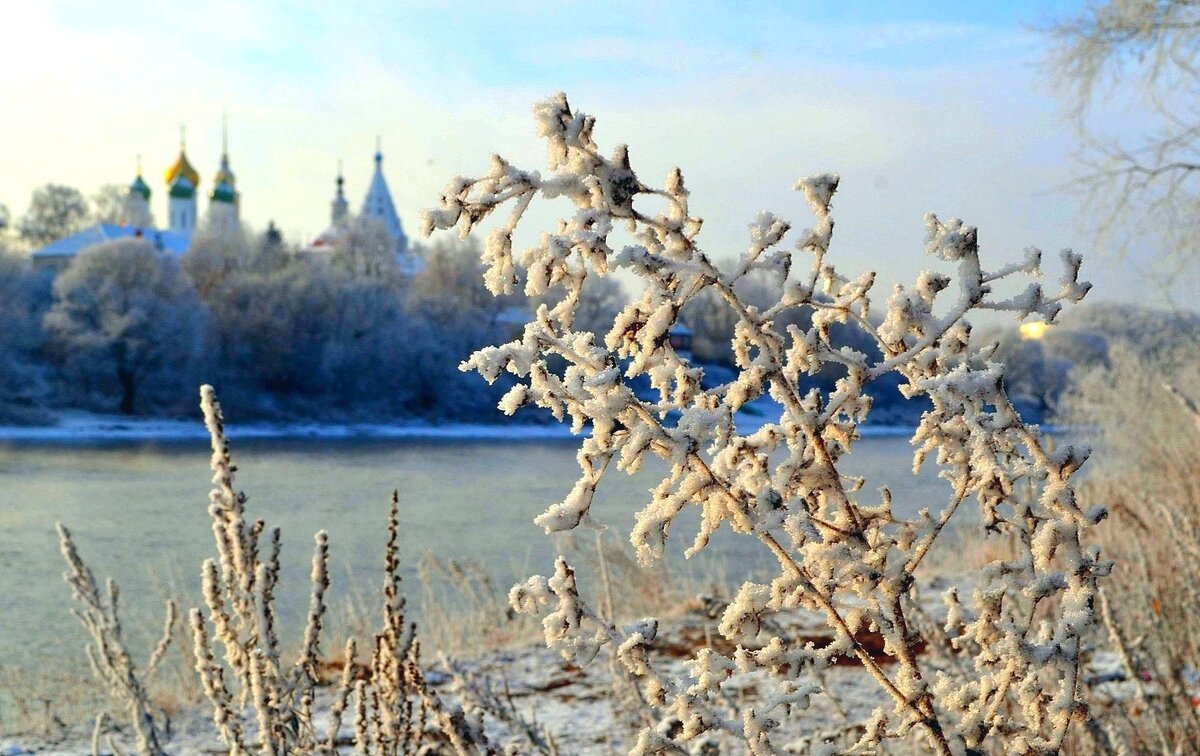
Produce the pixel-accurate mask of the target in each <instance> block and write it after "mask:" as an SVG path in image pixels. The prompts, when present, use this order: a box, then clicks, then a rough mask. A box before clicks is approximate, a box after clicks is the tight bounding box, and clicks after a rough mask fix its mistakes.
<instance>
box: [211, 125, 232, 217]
mask: <svg viewBox="0 0 1200 756" xmlns="http://www.w3.org/2000/svg"><path fill="white" fill-rule="evenodd" d="M208 198H209V199H210V200H212V201H213V202H229V203H236V202H237V201H238V194H237V180H236V179H235V178H234V176H233V171H231V170H230V169H229V114H228V113H227V112H224V111H222V113H221V164H220V168H218V170H217V175H216V176H213V188H212V191H211V192H209V194H208Z"/></svg>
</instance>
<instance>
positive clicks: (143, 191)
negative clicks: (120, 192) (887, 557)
mask: <svg viewBox="0 0 1200 756" xmlns="http://www.w3.org/2000/svg"><path fill="white" fill-rule="evenodd" d="M129 193H130V194H136V195H138V196H140V197H141V198H142V199H144V200H149V199H150V186H149V185H148V184H147V183H146V182H145V181H144V180H143V179H142V174H140V173H139V174H138V176H137V178H135V179H134V180H133V183H132V184H130V185H129Z"/></svg>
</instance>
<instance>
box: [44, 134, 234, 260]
mask: <svg viewBox="0 0 1200 756" xmlns="http://www.w3.org/2000/svg"><path fill="white" fill-rule="evenodd" d="M164 181H165V184H166V190H167V191H166V194H167V227H166V228H165V229H158V228H155V227H154V215H153V213H152V212H151V209H150V200H151V197H152V196H153V192H151V190H150V185H149V184H148V183H146V180H145V178H143V177H142V168H141V164H140V161H139V165H138V171H137V176H136V177H135V178H134V179H133V182H132V183H131V184H130V185H129V188H128V189H126V191H125V203H124V205H123V207H122V209H121V218H120V222H119V223H96V224H94V225H92V226H89V227H87V228H85V229H83V230H82V231H79V232H77V233H74V234H72V235H70V236H67V237H65V238H62V239H58V240H56V241H53V242H51V243H49V244H47V245H46V246H44V247H42V248H41V249H38V250H35V251H34V252H33V253H32V254H31V255H30V258H31V259H32V261H33V265H34V267H35V268H37V269H39V270H50V271H54V272H57V271H60V270H63V269H64V268H66V267H67V266H68V265H70V264H71V260H73V259H74V258H75V255H77V254H79V253H80V252H82V251H83V250H85V249H87V248H88V247H91V246H94V245H96V244H102V243H104V242H108V241H113V240H115V239H129V238H136V239H147V240H149V241H150V242H151V243H153V244H154V246H155V247H156V248H158V249H159V250H160V251H162V252H164V253H166V254H169V255H172V256H174V257H181V256H182V255H183V254H184V253H185V252H187V250H188V247H190V246H191V242H192V236H193V234H194V233H195V232H196V230H197V227H198V226H199V223H200V214H199V210H198V201H197V195H198V193H199V188H200V174H199V172H198V171H197V170H196V169H195V168H194V167H193V166H192V164H191V162H190V161H189V160H188V157H187V143H186V140H185V139H184V136H183V134H181V135H180V140H179V156H178V157H176V158H175V162H174V163H172V164H171V166H170V167H169V168H167V171H166V173H165V174H164ZM240 199H241V196H240V195H239V193H238V191H237V183H236V180H235V178H234V175H233V171H232V170H231V169H230V167H229V134H228V129H226V128H222V133H221V161H220V164H219V167H218V169H217V173H216V175H215V176H214V177H213V188H212V190H211V191H210V192H209V193H208V213H207V215H206V216H205V218H204V221H203V222H204V223H206V224H207V226H208V230H209V231H211V232H212V233H214V234H234V233H237V231H238V230H239V229H240V228H241V218H240V211H239V206H240Z"/></svg>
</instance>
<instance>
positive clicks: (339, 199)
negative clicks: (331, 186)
mask: <svg viewBox="0 0 1200 756" xmlns="http://www.w3.org/2000/svg"><path fill="white" fill-rule="evenodd" d="M345 184H346V179H344V178H342V160H341V158H338V170H337V193H336V194H335V195H334V196H333V202H332V203H330V208H331V211H330V219H331V220H332V221H333V225H335V226H342V225H345V224H346V219H347V217H348V216H349V215H350V203H348V202H346V192H345V191H344V190H345Z"/></svg>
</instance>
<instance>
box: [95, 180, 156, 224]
mask: <svg viewBox="0 0 1200 756" xmlns="http://www.w3.org/2000/svg"><path fill="white" fill-rule="evenodd" d="M128 195H129V189H128V188H126V187H124V186H121V185H120V184H105V185H103V186H101V187H100V188H99V189H97V190H96V191H95V192H92V196H91V198H90V200H91V202H90V205H91V218H92V220H93V221H95V222H96V223H120V222H121V221H122V220H123V219H124V216H125V204H126V202H127V197H128ZM147 225H151V224H147Z"/></svg>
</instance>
